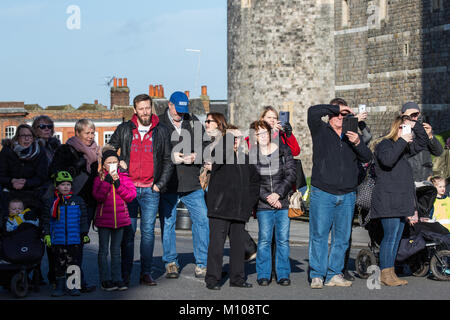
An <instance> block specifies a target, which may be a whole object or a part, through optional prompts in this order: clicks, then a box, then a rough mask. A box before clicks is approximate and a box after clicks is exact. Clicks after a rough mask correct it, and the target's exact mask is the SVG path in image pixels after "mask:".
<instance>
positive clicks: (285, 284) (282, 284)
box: [277, 278, 291, 287]
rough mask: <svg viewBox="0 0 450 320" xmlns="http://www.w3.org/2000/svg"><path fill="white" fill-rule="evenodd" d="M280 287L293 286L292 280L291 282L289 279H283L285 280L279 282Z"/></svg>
mask: <svg viewBox="0 0 450 320" xmlns="http://www.w3.org/2000/svg"><path fill="white" fill-rule="evenodd" d="M277 283H278V284H279V285H280V286H285V287H286V286H290V285H291V280H289V279H287V278H283V279H280V280H279V281H278V282H277Z"/></svg>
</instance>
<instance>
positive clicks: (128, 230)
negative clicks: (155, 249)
mask: <svg viewBox="0 0 450 320" xmlns="http://www.w3.org/2000/svg"><path fill="white" fill-rule="evenodd" d="M127 206H128V212H129V214H130V219H131V225H129V226H126V227H124V229H123V236H122V244H121V260H122V277H123V278H127V277H129V276H130V275H131V271H132V270H133V262H134V236H135V234H136V228H137V220H138V218H137V217H138V210H139V203H138V201H137V199H134V200H133V201H132V202H130V203H128V204H127Z"/></svg>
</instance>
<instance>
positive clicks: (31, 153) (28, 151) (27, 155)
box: [13, 141, 40, 160]
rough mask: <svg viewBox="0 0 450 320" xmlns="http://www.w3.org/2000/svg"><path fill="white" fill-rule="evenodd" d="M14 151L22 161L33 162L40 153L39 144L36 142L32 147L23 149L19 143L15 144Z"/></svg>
mask: <svg viewBox="0 0 450 320" xmlns="http://www.w3.org/2000/svg"><path fill="white" fill-rule="evenodd" d="M13 150H14V152H15V153H16V154H17V156H18V157H19V159H20V160H32V159H33V158H34V157H36V156H37V155H38V154H39V152H40V148H39V144H38V143H37V141H34V142H33V143H32V144H31V146H29V147H27V148H25V147H22V146H21V145H20V144H19V143H18V142H17V141H15V142H13Z"/></svg>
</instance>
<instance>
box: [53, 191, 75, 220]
mask: <svg viewBox="0 0 450 320" xmlns="http://www.w3.org/2000/svg"><path fill="white" fill-rule="evenodd" d="M72 195H73V192H72V191H71V192H69V194H66V195H62V194H60V193H59V192H58V191H57V190H55V197H56V199H55V201H53V205H52V218H53V219H58V220H59V215H60V212H61V211H60V210H59V207H60V205H61V204H60V202H61V201H63V202H64V201H68V200H69V199H70V198H71V197H72Z"/></svg>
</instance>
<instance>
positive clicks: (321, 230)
mask: <svg viewBox="0 0 450 320" xmlns="http://www.w3.org/2000/svg"><path fill="white" fill-rule="evenodd" d="M351 113H352V111H351V109H350V108H349V107H348V106H347V103H346V102H345V101H344V100H342V99H334V100H332V101H331V103H330V104H329V105H317V106H313V107H310V108H309V109H308V126H309V130H310V131H311V137H312V141H313V169H312V176H311V185H312V186H311V198H310V199H311V200H310V209H309V265H310V277H311V280H312V281H311V288H314V289H319V288H322V287H323V281H324V278H325V285H327V286H341V287H349V286H351V284H352V283H351V281H347V280H345V279H344V278H343V276H342V273H341V272H342V269H343V267H344V257H345V251H346V250H347V247H348V244H349V238H350V232H351V220H352V217H353V210H354V207H355V200H356V187H357V184H358V161H361V162H363V163H365V162H369V161H370V160H371V159H372V153H371V152H370V150H369V149H368V148H367V146H366V145H365V144H364V143H363V142H362V138H361V137H360V136H359V135H358V134H357V133H355V132H351V131H348V132H343V127H342V124H343V119H344V117H345V116H347V115H349V114H351ZM324 116H328V117H329V121H328V123H326V122H324V121H323V120H322V117H324ZM330 230H331V234H332V239H331V244H332V245H331V251H330V254H329V255H328V237H329V233H330Z"/></svg>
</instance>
